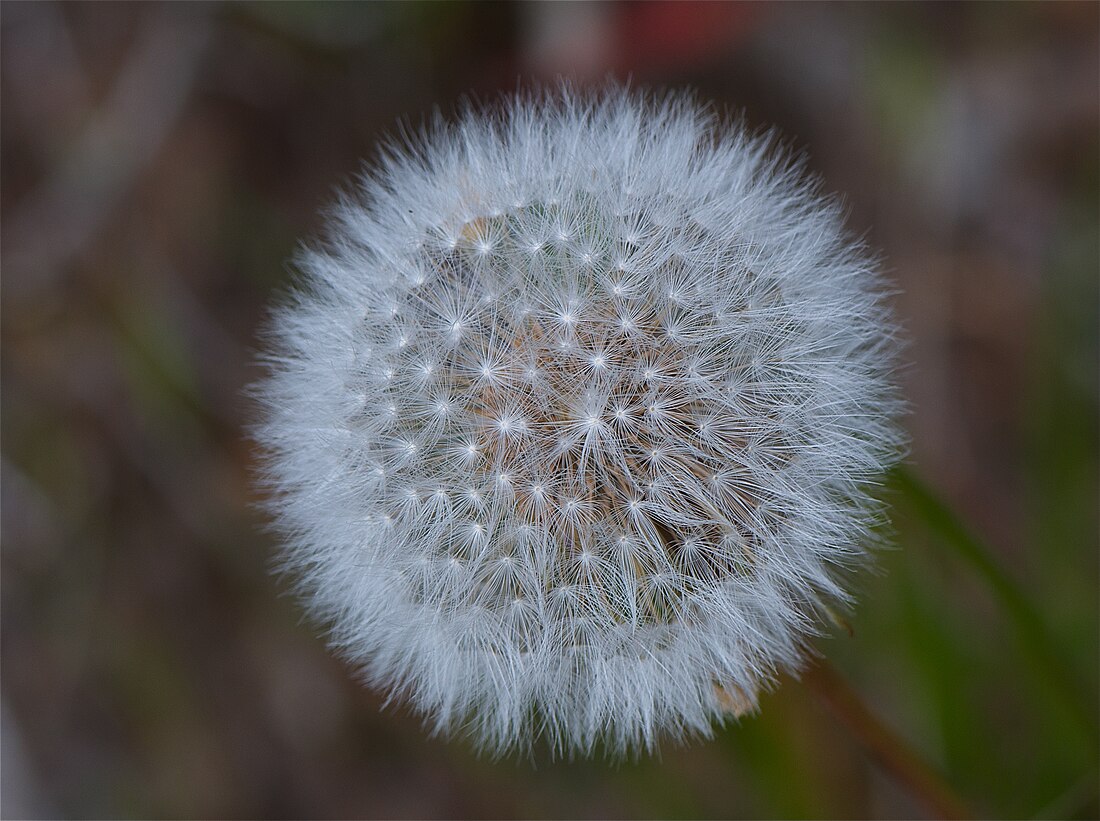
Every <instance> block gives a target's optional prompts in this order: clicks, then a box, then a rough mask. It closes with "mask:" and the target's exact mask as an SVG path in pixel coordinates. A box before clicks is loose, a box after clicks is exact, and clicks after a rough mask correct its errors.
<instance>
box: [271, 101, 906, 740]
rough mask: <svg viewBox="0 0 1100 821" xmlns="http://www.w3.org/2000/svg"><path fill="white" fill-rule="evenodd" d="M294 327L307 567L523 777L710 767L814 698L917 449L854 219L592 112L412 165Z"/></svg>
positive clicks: (610, 108)
mask: <svg viewBox="0 0 1100 821" xmlns="http://www.w3.org/2000/svg"><path fill="white" fill-rule="evenodd" d="M298 267H299V270H300V272H301V282H300V284H299V287H298V288H297V290H296V291H295V292H294V293H293V295H292V296H291V297H290V298H289V299H287V300H286V301H285V304H284V305H283V306H282V307H280V308H278V309H277V310H276V313H275V317H274V319H273V322H272V325H271V345H270V349H269V353H268V354H267V356H266V362H267V364H268V369H269V373H268V376H267V377H266V378H265V380H264V382H263V383H262V385H260V387H259V395H260V397H261V400H262V402H263V405H264V419H263V421H262V423H261V424H260V425H259V426H258V437H257V438H258V439H259V441H260V442H261V444H262V445H263V446H264V448H265V452H266V455H265V463H264V464H265V475H264V482H265V483H266V485H267V487H268V489H269V491H270V499H271V501H270V507H271V510H272V511H273V512H274V514H275V517H276V519H277V521H278V523H279V525H280V526H281V528H282V530H283V531H284V533H285V541H286V547H285V550H284V553H283V560H284V567H285V568H286V569H287V570H288V571H290V572H291V573H292V574H293V575H294V577H295V578H296V579H297V580H298V581H299V583H300V589H301V591H302V592H303V593H304V595H305V599H306V601H307V602H308V606H309V608H310V610H311V612H312V613H313V614H315V615H316V616H317V617H318V618H319V619H321V620H323V621H324V622H325V623H326V624H328V625H330V626H331V640H332V642H333V644H334V646H336V647H337V648H339V650H340V651H341V652H342V653H343V654H344V655H345V656H346V657H348V658H349V659H351V660H352V661H353V662H354V663H356V664H357V665H359V666H361V668H362V669H363V670H364V672H365V673H366V675H367V677H368V679H369V680H370V681H372V682H373V683H375V684H377V685H379V686H382V687H384V688H386V689H388V690H389V691H391V692H392V693H394V694H395V695H396V696H400V697H402V698H406V699H408V700H409V701H411V703H412V704H413V705H414V706H415V707H416V708H418V709H419V710H420V711H421V712H422V713H423V714H424V715H425V716H427V717H428V720H429V721H430V723H432V725H433V726H434V727H435V728H436V729H437V730H439V731H443V732H451V731H454V730H459V729H465V730H467V731H469V732H470V733H471V734H472V736H473V737H474V738H475V739H476V741H477V742H478V743H479V744H481V745H482V746H484V747H486V748H488V749H491V750H493V751H497V752H503V751H507V750H509V749H514V748H527V747H529V746H530V744H531V743H532V742H533V740H534V739H536V738H539V737H543V738H545V739H547V741H548V742H549V744H550V745H551V746H552V747H553V748H554V749H555V750H557V751H559V752H565V753H571V752H582V753H583V752H591V751H592V749H593V748H594V746H596V745H600V746H601V747H602V748H604V749H605V750H607V751H608V752H610V753H611V754H617V753H621V752H626V751H628V750H639V749H648V748H652V747H653V746H654V745H655V743H656V742H657V740H658V738H659V737H660V736H662V735H670V736H673V737H681V736H684V735H690V734H702V735H706V734H708V733H709V732H711V730H712V727H713V726H714V724H715V722H716V721H721V720H722V718H723V717H725V716H728V715H730V714H735V715H736V714H740V713H742V712H744V711H746V710H751V709H753V708H754V706H755V703H756V697H757V695H758V693H759V691H760V690H761V688H762V687H765V686H767V685H768V684H769V683H771V682H772V681H774V678H775V676H776V674H777V673H778V672H779V671H780V670H784V669H786V670H797V669H798V667H799V664H800V662H801V660H802V659H803V657H804V655H805V652H806V639H807V637H808V636H810V635H811V634H813V633H814V632H815V631H816V629H817V627H816V625H818V624H819V622H820V617H821V616H822V614H824V613H825V612H826V609H827V607H828V606H829V605H830V603H836V602H841V603H843V602H846V601H847V599H848V596H847V594H846V592H845V590H844V588H843V587H842V581H843V575H844V572H845V571H846V570H847V569H849V568H850V567H851V566H853V565H855V564H858V563H859V562H860V561H861V560H862V559H863V558H864V557H865V555H866V549H867V545H868V544H869V542H871V541H872V540H873V534H872V532H871V528H872V526H873V525H874V524H875V523H876V522H877V521H878V520H879V519H880V518H881V508H880V506H879V504H878V503H876V502H875V501H874V500H873V498H872V497H871V496H870V495H869V493H868V486H869V485H870V484H871V483H873V482H874V481H875V480H876V479H877V478H878V477H880V476H881V474H882V472H883V471H884V470H885V469H886V468H887V467H889V466H890V465H891V464H892V463H893V462H895V461H896V460H897V458H898V456H899V454H900V451H901V448H902V436H901V433H900V430H899V428H898V426H897V424H896V421H895V419H896V416H897V411H898V405H899V403H898V400H897V396H896V392H895V389H894V386H893V384H892V381H891V378H890V374H891V369H892V367H893V364H894V351H895V343H894V336H895V325H894V322H893V319H892V317H891V315H890V312H889V310H888V309H887V308H886V307H885V305H884V303H883V297H882V294H883V289H882V283H881V280H880V277H879V274H878V273H877V265H876V262H875V260H874V259H873V257H872V256H871V255H869V254H868V252H867V251H866V250H865V249H864V247H863V246H862V245H861V244H860V243H858V242H855V241H853V240H852V239H850V238H849V237H848V235H847V234H846V233H845V231H844V229H843V226H842V213H841V208H840V207H839V206H838V204H837V203H836V202H835V201H834V200H831V199H828V198H824V197H822V196H821V195H820V194H819V193H818V184H817V182H815V181H814V180H812V179H810V180H807V178H806V176H805V174H804V171H803V168H802V166H801V164H800V163H798V162H797V161H792V160H791V159H790V158H789V157H788V156H787V155H786V154H785V153H784V152H782V151H781V150H777V149H776V146H775V141H774V139H773V138H771V137H770V136H759V135H753V134H750V133H748V132H747V131H746V130H745V129H744V128H743V127H741V126H739V125H737V124H735V123H725V122H722V121H721V120H720V119H719V118H717V117H715V116H714V115H713V114H712V113H711V112H710V111H709V110H708V109H707V108H705V107H704V106H702V105H700V104H699V103H698V102H696V101H695V100H694V98H692V97H691V96H690V95H686V94H683V93H670V94H666V95H652V94H647V93H644V92H640V91H635V90H627V89H622V88H615V89H611V90H609V91H604V92H602V93H598V94H594V95H585V94H580V93H577V92H574V91H572V90H570V89H569V88H568V87H564V88H562V89H559V90H557V91H555V92H552V93H551V92H547V93H539V94H532V95H526V96H525V95H516V96H512V97H508V98H506V99H505V100H504V101H503V102H501V103H500V104H499V105H497V106H495V107H487V108H483V109H475V108H473V107H469V108H467V109H466V110H465V111H464V113H462V114H461V115H460V116H459V118H458V119H457V121H456V122H454V123H451V124H448V123H445V122H443V121H442V120H440V119H438V118H437V120H436V122H435V123H434V124H433V125H432V126H430V127H429V128H427V129H426V130H425V131H424V132H423V133H422V134H421V135H419V137H417V138H416V139H415V140H413V141H412V142H411V143H396V142H395V143H392V144H390V145H389V146H388V147H387V148H386V149H385V150H384V151H383V152H382V155H381V157H380V159H379V161H378V162H377V163H376V165H375V166H374V167H373V169H372V170H371V171H369V172H368V173H367V174H365V175H364V176H363V178H362V179H361V180H360V181H359V182H358V184H357V185H356V186H355V188H354V190H352V191H350V192H348V193H347V194H346V195H345V196H344V197H343V198H342V200H341V201H340V202H339V203H338V205H337V206H336V207H335V208H334V209H333V210H332V213H331V220H330V224H329V228H328V232H327V234H326V236H325V238H324V240H323V241H322V242H321V243H318V244H317V245H316V247H314V248H313V249H312V250H309V251H307V252H304V253H303V254H302V255H301V257H300V259H299V265H298Z"/></svg>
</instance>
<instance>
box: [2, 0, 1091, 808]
mask: <svg viewBox="0 0 1100 821" xmlns="http://www.w3.org/2000/svg"><path fill="white" fill-rule="evenodd" d="M1098 30H1100V5H1097V4H1096V3H1067V4H1061V3H1044V4H1028V3H1013V4H986V3H983V4H973V5H971V4H961V3H960V4H944V5H940V4H933V5H910V4H904V3H897V4H888V5H874V4H858V5H801V4H782V5H767V4H750V5H738V4H719V3H713V4H712V3H692V2H683V3H669V2H651V3H620V4H606V5H605V4H568V3H561V4H559V3H550V4H541V3H516V4H505V3H491V4H478V3H446V4H443V3H439V4H420V3H392V4H390V3H386V4H350V3H349V4H343V3H341V4H328V3H293V2H290V3H278V4H250V3H247V4H246V3H240V4H214V5H207V4H203V3H186V4H169V5H161V4H156V3H143V4H128V3H127V4H114V3H77V4H71V5H70V4H55V3H5V4H4V6H3V10H2V17H0V67H2V72H0V93H2V114H3V117H2V123H0V148H2V161H0V174H2V177H3V188H2V190H0V215H2V232H3V233H2V246H3V248H2V265H3V279H2V303H0V305H2V308H0V318H2V346H0V362H2V372H0V388H2V401H3V412H2V451H3V457H2V458H3V462H2V485H0V487H2V544H3V551H2V574H0V577H2V588H0V593H2V608H3V618H2V628H0V650H2V698H3V705H2V714H0V720H2V743H3V748H2V764H3V793H2V811H3V815H4V816H5V817H21V816H77V817H81V816H83V817H134V816H138V817H258V818H267V817H272V818H276V817H296V816H304V817H314V816H316V817H394V818H398V817H401V818H404V817H424V818H427V817H448V818H449V817H485V818H491V817H531V818H534V817H561V818H567V817H621V818H635V817H638V818H642V817H731V818H733V817H750V818H751V817H776V816H780V817H821V818H831V817H845V818H858V817H884V818H899V817H914V816H922V815H924V814H925V813H927V812H928V809H927V808H926V807H925V806H924V805H922V804H920V803H918V802H917V801H916V799H915V798H914V796H913V795H911V794H910V793H909V792H908V791H906V790H905V789H903V788H902V787H900V786H899V785H898V783H897V782H896V781H895V780H894V779H892V778H891V777H890V776H889V774H888V773H887V772H886V771H885V770H883V769H882V768H881V767H880V766H879V765H878V763H877V762H876V761H875V760H873V758H872V757H870V756H868V754H867V753H866V752H865V750H864V748H863V747H862V746H861V745H860V744H859V743H858V742H857V741H856V740H855V739H854V738H853V736H852V735H851V733H849V732H848V731H847V729H846V727H845V726H844V725H843V724H842V723H840V722H839V721H838V720H837V717H836V715H835V714H834V713H833V712H831V711H830V710H829V709H828V707H827V706H826V705H824V704H823V703H822V702H821V701H820V700H819V699H818V698H817V696H816V695H815V694H814V692H813V691H812V690H811V689H810V688H808V687H806V686H805V685H804V684H803V683H800V682H797V681H793V680H788V681H784V682H783V683H782V685H781V686H780V687H779V688H778V690H777V691H776V692H774V693H773V694H771V695H768V696H766V697H765V698H764V699H763V702H762V711H761V713H760V714H759V715H758V716H754V717H748V718H745V719H743V720H741V721H740V723H739V724H735V725H731V726H729V727H727V728H725V729H723V730H721V731H719V732H718V734H717V736H716V738H715V739H714V740H712V741H709V742H700V743H693V744H690V745H688V746H684V747H677V746H675V745H665V747H664V749H663V751H662V755H661V756H660V757H659V758H645V759H642V760H639V761H637V762H628V763H623V764H618V765H609V764H606V763H603V762H600V761H595V762H592V761H574V762H569V761H566V762H552V761H550V760H549V759H547V758H546V757H545V756H540V757H538V758H537V760H536V761H535V762H527V761H514V760H504V761H497V762H494V761H491V760H486V759H481V758H478V757H477V756H475V755H474V754H473V753H472V751H471V750H470V748H469V746H468V745H467V744H465V743H464V742H461V741H458V742H444V741H441V740H438V739H431V738H428V737H426V736H425V734H424V732H422V730H421V727H420V722H419V720H418V719H417V718H416V717H415V716H413V715H410V714H409V713H408V712H407V711H405V710H404V709H402V708H400V707H392V706H391V707H387V708H383V704H382V702H383V696H382V695H381V694H379V693H377V692H372V691H370V690H368V689H365V688H363V687H361V686H360V685H359V684H357V683H356V681H355V674H354V671H352V670H350V669H348V668H347V667H346V666H345V665H344V664H342V663H341V662H340V661H339V660H338V659H335V658H334V657H332V656H331V655H330V654H329V653H328V652H327V651H326V649H325V646H324V643H323V640H322V639H320V638H318V633H319V632H320V631H319V629H318V628H317V627H316V626H315V625H309V624H304V623H303V619H302V615H301V612H300V610H299V608H298V607H297V605H296V604H295V602H294V600H293V598H292V597H291V596H289V595H288V593H287V589H286V584H285V583H284V582H281V581H279V580H278V579H276V578H273V577H272V576H271V575H270V574H269V568H270V565H271V563H272V560H273V555H274V551H275V545H276V540H275V537H274V536H273V535H272V534H270V533H269V532H266V531H265V526H266V522H265V519H264V517H263V515H262V514H260V513H258V512H257V511H256V509H255V503H256V501H257V498H256V495H255V491H253V490H252V488H251V483H250V473H251V471H252V469H253V466H254V463H255V449H254V446H253V445H252V444H251V443H250V442H249V441H248V439H247V436H246V434H245V427H246V426H247V425H248V424H249V422H250V420H252V419H253V418H254V414H255V411H254V408H253V407H252V406H251V405H250V403H249V401H248V400H247V399H246V397H245V396H244V394H243V389H244V388H245V386H246V385H248V384H249V383H250V382H253V381H254V380H256V379H257V378H258V377H259V376H260V370H259V369H258V368H257V366H256V365H255V362H254V352H255V350H256V349H257V347H258V346H259V342H258V338H257V329H258V327H259V326H261V325H262V322H263V318H264V315H265V306H267V305H268V303H269V301H270V300H271V298H272V295H273V294H274V293H277V292H278V291H279V289H280V288H281V287H283V286H284V285H285V284H286V283H287V282H288V280H289V273H288V267H287V260H288V258H289V257H290V256H291V255H292V254H293V252H294V250H295V248H296V247H297V243H298V242H299V241H300V240H301V239H305V238H309V237H310V236H311V235H313V234H315V232H316V231H317V230H318V228H319V226H320V225H321V217H320V216H319V215H318V214H319V211H320V210H321V209H323V208H324V207H325V206H326V204H328V203H329V202H330V201H331V199H332V197H333V194H334V190H335V187H336V186H337V185H339V184H343V183H345V182H347V181H348V180H349V178H350V176H351V175H353V174H354V173H355V172H356V171H357V170H358V169H359V167H360V162H361V159H362V158H369V157H370V156H372V153H373V152H374V146H375V144H376V141H377V140H378V139H379V137H380V136H381V135H384V134H385V133H387V132H391V131H393V130H394V129H395V128H396V127H397V124H398V122H399V120H404V121H406V122H411V123H413V124H416V123H418V122H419V121H420V120H421V118H422V117H424V116H425V115H430V114H431V112H432V111H433V109H434V108H435V107H436V106H438V107H439V108H440V109H441V110H442V111H443V112H444V113H447V112H450V111H452V110H453V106H454V104H455V102H456V101H457V100H458V98H459V97H460V96H461V95H462V94H464V93H468V92H473V93H474V94H476V95H477V96H478V97H479V98H491V97H492V96H493V95H495V94H496V93H497V92H499V91H501V90H505V91H506V90H510V89H515V88H517V86H519V85H521V84H523V83H525V82H527V81H528V80H530V79H533V78H542V79H552V78H553V77H554V76H556V75H557V74H558V73H560V72H564V73H567V74H569V75H571V76H573V77H575V78H577V79H579V80H580V81H581V82H584V83H589V82H591V83H598V82H600V81H601V80H603V79H605V78H606V77H608V76H614V77H620V78H626V77H630V78H633V82H635V83H636V84H639V85H641V84H645V85H657V86H683V85H690V86H694V87H695V88H697V89H698V90H699V92H700V94H701V96H702V97H703V98H706V99H713V100H714V101H715V104H716V106H717V107H718V109H720V110H729V111H733V112H742V111H743V112H744V114H745V117H746V119H747V121H748V122H749V124H750V125H752V126H754V127H757V126H759V127H763V126H767V125H771V124H775V125H776V126H778V127H779V129H780V130H781V131H782V133H783V134H784V135H785V136H786V138H787V139H788V140H789V141H790V143H791V144H792V145H793V146H794V147H795V148H796V149H797V150H800V151H802V150H805V151H807V152H808V153H809V156H810V165H811V167H812V168H813V169H814V170H816V171H817V172H818V173H820V174H821V175H822V176H823V177H824V179H825V182H826V187H827V188H828V189H829V190H833V191H839V192H843V193H844V195H845V198H846V203H847V206H848V208H849V211H850V226H851V228H852V230H853V231H854V232H855V233H857V234H860V235H864V236H866V237H867V239H868V241H869V242H870V243H871V244H872V245H873V246H875V247H877V248H880V249H882V252H883V256H884V259H885V261H886V262H885V265H886V268H887V270H888V272H889V275H890V277H891V278H892V280H893V282H894V283H896V286H897V296H896V299H895V301H896V305H897V310H898V312H899V315H900V316H901V318H902V320H903V322H904V324H905V326H906V329H907V335H908V338H909V341H910V343H909V348H908V351H907V360H908V364H907V367H906V369H905V371H904V373H903V374H902V378H903V380H904V384H905V391H906V394H907V397H908V398H909V400H910V401H911V403H912V413H911V415H910V416H909V418H908V420H907V424H908V426H909V428H910V431H911V434H912V458H911V460H910V468H909V473H908V474H906V475H905V476H903V477H902V478H901V479H899V478H898V477H894V478H893V479H892V481H891V484H890V487H888V488H887V491H886V492H887V493H888V494H889V496H890V498H891V500H892V503H893V507H894V528H895V530H896V538H895V541H896V542H897V543H898V545H899V548H900V549H898V550H893V551H888V552H885V553H883V554H882V555H881V556H880V560H879V563H878V567H879V569H880V571H881V572H879V573H877V574H869V575H867V576H865V577H863V578H862V579H860V580H859V581H858V582H857V585H858V587H859V589H860V600H861V604H860V606H859V607H858V609H857V610H856V611H855V612H854V613H853V614H852V615H851V618H850V621H851V625H852V627H853V629H854V635H852V636H848V635H847V634H846V632H845V631H843V630H837V631H835V635H832V636H828V637H824V638H822V639H821V640H820V641H819V642H818V643H817V646H818V648H819V649H820V650H822V651H823V652H824V653H825V654H827V655H828V657H829V658H830V659H831V660H832V662H833V665H834V666H835V667H836V668H837V669H838V670H839V671H841V673H842V675H844V676H845V677H846V678H847V679H848V680H849V681H850V682H851V685H852V687H853V688H854V689H855V690H856V691H857V692H859V693H860V694H861V696H862V697H863V699H864V700H865V701H866V702H867V703H868V704H869V705H870V706H871V707H872V709H873V710H874V711H875V712H876V713H877V714H878V715H879V716H881V717H882V718H883V720H884V721H885V722H886V723H887V724H889V725H890V726H892V727H893V728H894V729H896V730H897V731H898V732H899V733H900V734H901V735H903V736H904V737H905V738H907V739H908V740H909V741H910V742H911V743H912V745H913V747H914V748H916V749H917V750H918V751H920V753H921V754H922V755H923V756H925V757H926V758H927V759H928V761H930V762H931V763H932V765H933V766H934V767H935V768H936V769H937V770H939V771H940V772H941V773H942V774H943V775H944V777H945V779H946V780H947V781H948V782H949V783H950V784H951V785H952V786H953V787H954V788H955V790H956V791H957V792H958V794H959V795H960V796H961V797H962V798H963V799H964V800H965V801H966V802H967V804H968V805H969V806H970V807H971V810H972V812H974V813H976V814H977V815H979V816H993V817H1009V818H1046V817H1056V818H1057V817H1071V818H1093V817H1096V816H1097V814H1100V801H1098V785H1097V772H1098V758H1097V736H1098V727H1097V691H1098V609H1097V608H1098V587H1100V584H1098V550H1097V547H1098V544H1097V541H1098V536H1097V529H1098V522H1097V499H1098V458H1097V450H1098V436H1097V419H1098V410H1097V404H1098V403H1097V365H1098V344H1097V336H1098V329H1097V313H1098V285H1097V283H1098V278H1100V277H1098V213H1097V212H1098V196H1100V185H1098V180H1100V173H1098V171H1100V162H1098V137H1097V135H1098V116H1100V114H1098V112H1100V100H1098V59H1100V57H1098ZM914 477H917V478H916V479H915V478H914Z"/></svg>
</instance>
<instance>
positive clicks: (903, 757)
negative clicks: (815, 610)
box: [803, 660, 973, 819]
mask: <svg viewBox="0 0 1100 821" xmlns="http://www.w3.org/2000/svg"><path fill="white" fill-rule="evenodd" d="M803 681H805V682H806V683H807V684H808V685H810V687H812V688H813V689H814V691H816V692H817V694H818V695H819V696H820V697H821V698H822V699H823V700H824V701H825V703H827V704H828V705H829V706H830V707H831V708H832V709H833V711H834V712H835V713H836V715H837V716H838V717H839V718H840V720H841V721H842V722H844V724H845V725H847V727H848V729H849V730H851V732H852V734H853V735H854V736H855V737H856V738H857V739H858V740H859V741H860V743H861V744H863V746H864V747H866V749H867V751H868V752H869V753H870V754H871V756H872V757H873V758H874V759H876V760H877V761H878V762H879V764H881V765H882V766H883V767H884V768H885V769H886V770H887V771H889V772H890V774H891V775H893V776H894V778H896V779H897V780H898V782H900V783H901V784H902V785H904V786H905V787H906V788H907V789H908V790H909V791H910V792H911V793H912V794H913V795H914V796H916V797H917V798H918V799H919V800H920V801H921V802H922V803H923V804H924V805H925V806H926V807H927V808H928V809H929V810H930V811H931V812H933V813H935V815H936V816H937V817H938V818H952V819H961V818H972V817H973V815H972V813H971V812H970V811H969V810H968V809H967V808H966V805H965V804H964V803H963V801H962V799H960V798H959V797H958V796H957V795H956V794H955V791H954V790H953V789H952V788H951V787H950V786H949V785H948V784H947V782H946V781H944V780H943V778H942V777H941V776H940V775H939V774H938V773H937V772H936V771H935V770H934V769H932V767H931V766H930V765H929V764H928V763H927V762H926V761H925V760H924V759H923V758H921V757H920V755H919V754H917V752H916V751H914V750H913V748H912V747H910V746H909V744H908V743H907V742H906V741H905V739H903V738H902V737H901V736H899V735H898V734H897V733H895V732H894V731H893V730H891V729H890V728H889V727H888V726H886V724H884V723H883V722H882V721H881V720H880V719H879V718H878V717H877V716H876V715H875V714H874V713H872V712H871V710H870V709H869V708H868V707H867V705H866V704H864V702H863V699H862V698H860V696H859V694H858V693H857V692H856V691H855V690H853V689H852V687H851V686H850V685H849V684H848V683H847V682H846V681H845V680H844V679H843V678H842V677H841V676H840V674H838V673H837V672H836V670H834V669H833V668H832V667H831V666H830V665H829V664H828V663H827V662H825V661H824V660H822V661H819V662H818V663H817V664H815V665H814V666H813V667H811V668H810V669H809V670H807V671H806V672H805V673H804V674H803Z"/></svg>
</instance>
